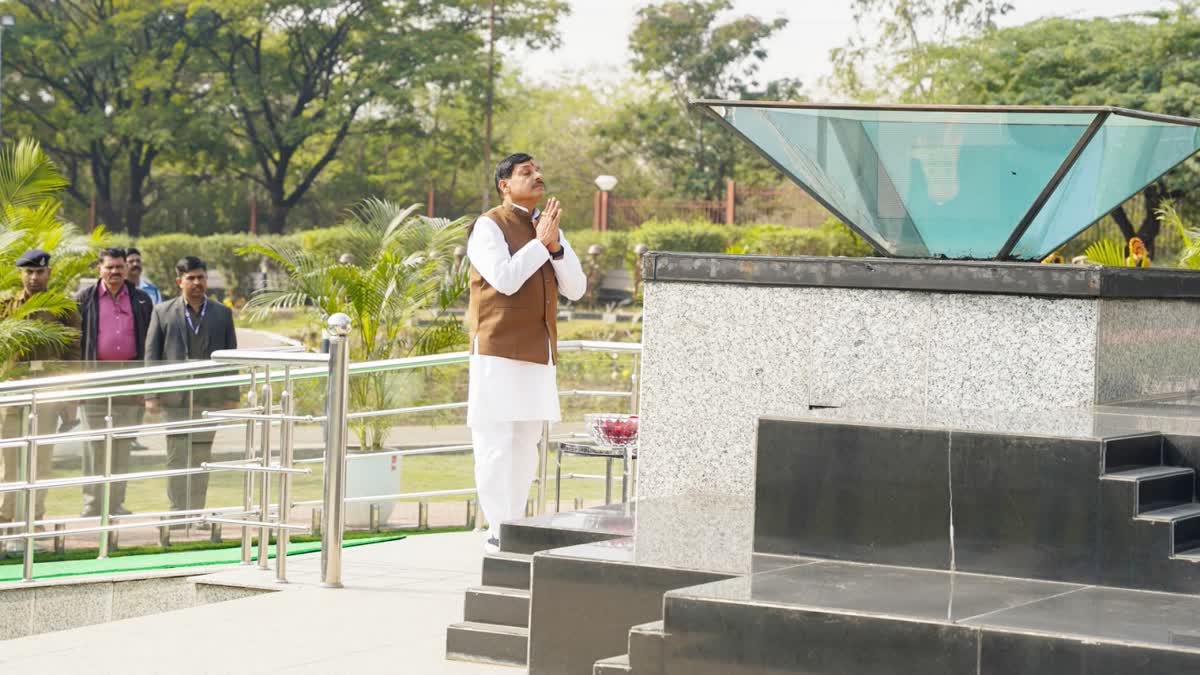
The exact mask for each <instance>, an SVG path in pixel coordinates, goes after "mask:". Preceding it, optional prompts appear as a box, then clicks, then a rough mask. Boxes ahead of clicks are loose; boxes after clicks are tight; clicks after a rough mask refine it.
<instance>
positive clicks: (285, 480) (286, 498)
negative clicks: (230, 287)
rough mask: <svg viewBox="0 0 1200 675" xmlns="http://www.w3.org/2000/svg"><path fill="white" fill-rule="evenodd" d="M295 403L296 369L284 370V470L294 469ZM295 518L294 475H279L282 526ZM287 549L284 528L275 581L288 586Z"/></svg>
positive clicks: (277, 543) (278, 543) (281, 442)
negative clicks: (293, 507)
mask: <svg viewBox="0 0 1200 675" xmlns="http://www.w3.org/2000/svg"><path fill="white" fill-rule="evenodd" d="M295 407H296V405H295V403H294V399H293V391H292V368H291V366H284V367H283V393H282V394H280V395H279V409H280V411H281V412H282V413H283V421H282V422H281V423H280V426H279V466H280V468H283V469H290V468H292V453H293V448H292V443H293V437H292V425H293V424H295V422H293V421H292V416H294V415H295V414H296V413H295ZM291 514H292V474H290V473H280V474H279V524H280V525H287V524H288V517H289V516H290V515H291ZM287 549H288V531H287V529H285V528H283V527H281V528H279V529H278V530H276V532H275V581H277V582H279V583H281V584H286V583H287Z"/></svg>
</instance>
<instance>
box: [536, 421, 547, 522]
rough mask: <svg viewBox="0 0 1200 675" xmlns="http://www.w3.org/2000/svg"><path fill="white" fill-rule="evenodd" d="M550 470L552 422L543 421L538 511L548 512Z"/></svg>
mask: <svg viewBox="0 0 1200 675" xmlns="http://www.w3.org/2000/svg"><path fill="white" fill-rule="evenodd" d="M549 470H550V423H549V422H542V442H541V443H540V444H538V473H537V507H536V508H537V513H535V514H534V515H535V516H536V515H541V514H543V513H545V512H546V479H547V478H548V476H547V473H548V472H549Z"/></svg>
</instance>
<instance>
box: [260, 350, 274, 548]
mask: <svg viewBox="0 0 1200 675" xmlns="http://www.w3.org/2000/svg"><path fill="white" fill-rule="evenodd" d="M271 399H272V392H271V366H264V367H263V388H262V409H263V415H266V417H267V419H264V420H263V423H262V436H261V440H260V441H259V444H260V445H261V447H260V448H259V449H258V450H259V453H260V454H261V455H262V465H263V467H268V466H271V404H272V403H273V401H272V400H271ZM270 515H271V475H270V474H269V473H267V472H266V471H263V472H262V476H261V477H260V478H259V480H258V520H259V522H261V523H262V527H260V528H258V569H260V570H265V569H270V565H268V562H269V561H268V557H269V553H270V551H269V548H270V546H271V527H270V524H269V523H268V520H269V519H270Z"/></svg>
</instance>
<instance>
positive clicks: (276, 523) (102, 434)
mask: <svg viewBox="0 0 1200 675" xmlns="http://www.w3.org/2000/svg"><path fill="white" fill-rule="evenodd" d="M339 319H341V321H342V322H343V324H342V326H341V328H342V330H341V332H340V333H339V332H338V331H333V335H332V337H331V350H330V354H310V353H302V352H278V351H269V352H263V351H241V352H239V351H236V350H234V351H228V352H217V353H215V354H214V359H213V360H211V361H201V362H189V363H185V364H170V365H165V366H149V367H145V368H131V369H127V370H124V371H109V372H92V373H80V374H75V375H67V376H56V377H50V378H41V379H38V380H25V381H22V382H19V383H9V384H8V385H6V386H5V385H0V392H4V391H8V392H14V391H20V392H25V393H18V394H12V393H10V394H8V395H5V396H0V407H3V406H5V405H22V404H26V405H30V406H31V410H32V411H33V412H32V413H31V415H30V422H31V424H30V428H31V429H36V411H37V406H38V405H40V404H44V403H54V402H60V401H80V400H89V399H100V398H105V399H108V400H109V414H108V417H107V418H106V420H107V426H105V427H103V428H102V429H89V430H87V431H70V432H62V433H54V434H29V435H26V436H23V437H20V438H14V439H5V440H3V441H0V447H23V448H24V449H25V453H24V457H23V459H24V462H23V463H24V464H25V471H26V474H25V475H26V480H24V481H19V482H15V483H2V484H0V493H5V492H23V493H24V497H25V500H24V507H25V508H24V510H25V511H27V512H32V509H33V506H34V498H33V497H34V493H35V492H36V491H38V490H45V489H51V488H56V487H68V486H84V485H99V486H101V489H102V495H103V497H102V501H101V504H102V506H101V511H102V512H103V513H102V515H100V516H98V517H86V516H85V517H80V518H68V519H54V520H31V519H29V518H28V517H26V518H25V520H23V521H22V522H19V523H10V524H6V525H5V526H2V527H0V532H2V531H4V530H8V531H12V530H14V529H17V530H22V529H23V530H24V532H19V531H18V532H17V533H15V534H0V542H3V541H11V540H22V539H23V540H25V541H26V549H25V570H24V572H25V573H24V578H25V579H26V580H31V579H32V561H33V550H34V547H33V545H32V544H33V541H34V540H36V539H41V538H49V537H55V538H58V537H66V536H71V535H81V534H99V535H100V537H101V548H100V556H101V557H106V555H107V551H108V546H107V537H108V535H109V533H112V532H118V531H120V530H123V529H135V528H162V527H168V526H173V525H186V524H190V523H204V522H208V523H229V524H236V525H240V526H242V532H243V534H242V536H243V548H242V559H243V562H244V563H249V561H250V551H249V548H250V539H249V533H250V530H251V528H256V529H258V530H259V565H260V567H262V568H263V569H266V567H267V565H266V560H267V550H266V546H267V540H268V534H269V533H270V532H271V531H274V532H276V533H278V534H279V535H280V536H279V538H278V546H279V550H278V555H277V556H276V574H277V580H279V581H286V575H285V571H284V570H285V567H284V565H285V562H284V560H283V559H284V558H285V557H286V539H287V537H286V536H284V533H285V532H287V531H292V530H306V529H308V528H304V527H300V526H293V525H289V524H288V523H287V520H288V518H287V515H288V513H290V510H291V508H293V507H294V506H302V505H317V504H321V505H322V507H323V511H322V513H323V514H324V518H325V523H324V525H323V527H322V582H323V584H324V585H327V586H340V577H341V572H340V555H341V536H342V527H343V525H342V517H343V516H342V513H343V507H344V505H345V504H347V503H355V502H377V501H391V500H399V499H413V498H421V497H437V496H447V495H468V494H474V493H475V488H462V489H450V490H433V491H425V492H408V493H396V494H388V495H369V496H361V497H353V498H345V496H344V481H345V478H344V471H345V466H346V464H345V463H346V461H350V460H355V459H361V458H364V457H367V456H379V455H398V456H403V455H419V454H435V453H449V452H461V451H465V450H469V449H470V448H471V447H472V446H471V445H461V444H460V445H446V446H438V447H430V448H417V449H412V450H396V451H385V452H381V453H353V454H347V452H346V450H347V441H348V438H347V429H346V424H347V422H348V421H349V420H351V419H364V418H370V417H378V416H388V415H403V414H413V413H421V412H430V411H437V410H451V409H459V408H463V407H465V406H466V403H464V402H454V403H440V404H431V405H423V406H409V407H404V408H394V409H389V410H378V411H360V412H358V413H353V414H349V412H348V411H347V410H346V403H347V398H348V391H347V387H346V384H347V382H348V378H349V377H350V375H361V374H369V373H379V372H390V371H401V370H410V369H416V368H428V367H433V366H441V365H455V364H465V363H468V362H469V359H470V354H469V353H467V352H454V353H449V354H436V355H432V356H422V357H410V358H402V359H388V360H382V361H373V362H361V363H355V364H350V363H349V362H348V359H347V358H346V357H347V351H348V350H347V348H346V347H347V345H346V333H347V332H348V330H349V321H348V319H346V318H345V317H344V316H342V317H339ZM331 321H332V319H331ZM331 327H333V326H332V325H331ZM339 338H340V339H339ZM640 349H641V345H639V344H631V343H616V342H600V341H590V340H579V341H568V342H562V343H560V344H559V351H560V352H574V351H608V352H612V353H637V352H639V351H640ZM270 364H276V365H283V366H284V367H283V368H281V369H276V371H275V372H272V371H271V370H270ZM312 364H320V365H319V366H317V367H305V366H311V365H312ZM246 365H250V366H251V369H250V371H249V372H248V373H235V374H230V375H218V376H210V377H203V378H196V377H194V376H195V375H212V374H213V373H221V372H226V371H229V370H236V369H239V368H242V367H244V366H246ZM256 366H257V367H261V368H262V372H261V374H260V373H259V371H258V369H257V368H256ZM293 366H298V367H295V368H293ZM321 366H323V367H321ZM281 370H282V373H281V372H280V371H281ZM181 375H187V376H188V377H186V378H184V379H166V378H177V377H178V376H181ZM320 377H326V378H329V381H330V390H329V392H328V393H329V396H328V401H329V402H331V403H333V404H334V405H331V406H330V407H329V408H327V411H328V412H327V414H326V415H321V416H313V415H296V414H295V413H294V411H293V403H294V401H293V399H292V393H291V384H292V383H293V382H294V381H295V380H298V379H307V378H320ZM260 378H261V379H260ZM147 379H149V380H152V381H149V382H147V381H146V380H147ZM632 379H633V380H634V382H635V389H634V391H632V392H624V391H603V390H582V389H572V390H563V391H561V392H560V395H561V396H577V395H586V396H610V397H627V398H630V399H631V401H632V405H633V407H635V408H636V403H637V392H636V381H637V368H636V364H635V372H634V375H633V378H632ZM114 382H116V383H121V384H117V385H116V386H114ZM259 382H261V383H262V391H261V398H258V395H259V394H260V392H258V391H255V387H256V386H257V383H259ZM276 382H281V383H283V385H284V387H283V393H282V395H281V396H280V397H279V399H278V404H279V405H278V406H276V405H275V401H274V400H273V398H274V397H273V393H272V384H274V383H276ZM91 385H100V386H91ZM244 385H249V386H250V391H251V393H250V395H249V396H248V398H247V402H248V406H247V407H243V408H237V409H233V410H218V411H211V412H208V411H206V412H205V414H204V415H203V416H202V417H201V418H199V419H189V420H180V421H175V422H163V423H156V424H143V425H132V426H126V427H114V426H112V421H111V420H112V412H111V410H112V399H113V398H114V397H117V396H137V395H147V394H156V393H169V392H180V391H189V392H192V391H196V390H203V389H213V388H219V387H230V386H244ZM71 386H82V387H87V388H83V389H69V387H71ZM60 387H68V389H59V388H60ZM338 402H340V405H337V403H338ZM226 420H227V421H229V422H231V423H228V424H223V423H222V421H226ZM297 422H299V423H325V424H326V426H327V427H328V428H330V429H333V430H334V433H327V434H326V452H325V455H324V456H322V457H320V458H316V459H314V460H301V461H298V462H296V461H293V458H292V450H293V448H292V445H293V438H292V434H291V428H292V426H293V425H294V424H295V423H297ZM243 426H245V429H246V440H247V444H246V457H245V459H242V460H235V461H224V462H205V463H202V464H201V465H200V466H199V467H195V468H181V469H165V470H157V471H142V472H130V473H123V474H113V473H112V471H111V441H112V440H113V439H115V438H128V437H132V436H137V435H145V434H148V433H149V434H166V435H170V434H178V433H192V432H195V431H197V430H219V429H231V428H242V427H243ZM276 426H278V427H279V428H280V429H281V431H280V433H281V437H280V443H281V447H280V450H279V453H278V456H279V463H278V464H273V463H271V462H270V461H269V459H270V457H271V456H272V453H271V451H270V450H271V448H270V430H271V429H272V428H273V427H276ZM256 428H259V429H261V432H262V433H261V442H260V443H259V446H258V450H259V452H258V454H257V455H256V454H255V453H254V451H253V441H254V437H255V435H256V434H255V429H256ZM557 438H560V437H556V439H557ZM65 440H74V441H80V440H92V441H96V440H104V441H105V470H104V474H103V475H92V476H79V477H69V478H57V479H46V478H41V479H39V478H38V477H37V476H36V472H35V471H34V470H33V465H34V457H35V451H36V448H37V446H38V445H44V444H55V443H61V442H63V441H65ZM550 441H551V437H550V435H549V431H548V426H547V425H543V437H542V443H541V452H540V453H539V466H538V472H539V473H538V478H537V479H536V482H537V484H538V509H539V510H544V504H545V501H544V500H545V486H546V483H547V480H548V478H547V475H546V463H547V462H546V456H547V453H548V448H549V443H550ZM327 459H332V460H333V461H332V463H330V462H327V461H326V460H327ZM313 463H325V464H326V471H325V480H326V485H325V489H324V498H323V499H322V500H314V501H305V502H295V503H293V502H292V501H291V500H290V497H289V489H288V486H289V485H290V480H291V477H292V475H294V474H307V473H310V472H311V469H308V468H292V467H293V466H295V465H297V464H313ZM331 467H336V468H331ZM213 471H223V472H240V473H244V474H245V476H246V478H245V486H246V488H245V490H244V500H243V501H244V504H243V507H221V508H215V509H200V510H191V511H169V512H162V513H160V514H157V515H159V516H160V517H162V518H165V519H166V520H164V521H162V522H158V523H154V522H151V523H123V522H119V523H117V524H112V523H111V522H110V520H111V519H113V518H115V519H117V520H121V519H122V518H121V517H119V516H110V515H108V514H107V503H108V492H109V486H111V485H112V484H113V483H118V482H129V481H135V480H146V479H154V478H164V477H173V476H189V475H197V474H203V473H208V472H213ZM272 476H278V479H279V490H280V491H279V495H278V496H279V503H278V506H276V505H274V504H272V503H271V501H270V498H269V485H270V479H271V477H272ZM256 479H257V480H260V481H261V489H260V490H259V495H260V501H259V505H258V506H257V507H253V506H252V505H251V504H250V492H249V486H250V485H251V484H252V482H253V480H256ZM193 514H195V515H193ZM272 514H276V517H275V518H272ZM150 515H155V514H132V515H131V516H128V517H141V518H145V517H148V516H150ZM236 516H241V518H239V517H236ZM252 516H257V517H258V519H257V520H243V519H242V518H244V517H252ZM97 518H98V519H99V521H100V524H99V526H95V527H82V528H76V529H71V530H59V529H54V530H53V531H46V532H37V531H36V526H38V525H48V524H53V525H55V527H56V528H57V526H58V525H60V524H63V523H68V522H72V523H73V522H80V521H89V520H95V519H97Z"/></svg>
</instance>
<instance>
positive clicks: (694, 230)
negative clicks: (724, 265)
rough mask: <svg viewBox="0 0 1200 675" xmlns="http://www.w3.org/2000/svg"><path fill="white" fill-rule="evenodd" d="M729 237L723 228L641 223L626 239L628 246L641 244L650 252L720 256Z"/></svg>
mask: <svg viewBox="0 0 1200 675" xmlns="http://www.w3.org/2000/svg"><path fill="white" fill-rule="evenodd" d="M732 233H733V231H732V229H731V228H730V227H728V226H726V225H717V224H715V223H708V222H704V221H696V222H690V223H688V222H684V221H680V220H670V221H665V222H659V221H650V222H648V223H643V224H642V226H641V227H639V228H638V229H636V230H633V231H632V232H631V233H630V235H629V236H630V241H631V243H632V245H634V246H636V245H637V244H645V245H646V246H649V247H650V250H651V251H675V252H680V253H722V252H724V251H725V248H726V247H727V246H729V244H731V243H732V242H731V241H730V239H731V238H732V237H731V235H732Z"/></svg>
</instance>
